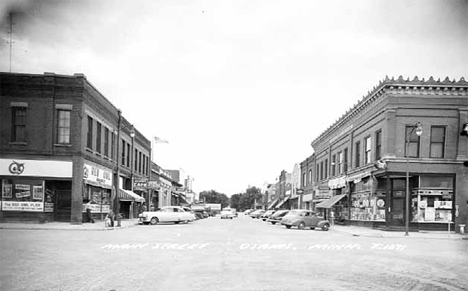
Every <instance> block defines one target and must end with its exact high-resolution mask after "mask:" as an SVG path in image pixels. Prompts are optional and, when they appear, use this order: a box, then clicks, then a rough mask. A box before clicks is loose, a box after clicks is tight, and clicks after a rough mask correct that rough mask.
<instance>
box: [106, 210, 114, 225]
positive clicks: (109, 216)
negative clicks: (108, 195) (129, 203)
mask: <svg viewBox="0 0 468 291" xmlns="http://www.w3.org/2000/svg"><path fill="white" fill-rule="evenodd" d="M106 223H109V224H106V225H109V226H110V227H114V212H113V211H112V210H110V211H109V213H107V215H106Z"/></svg>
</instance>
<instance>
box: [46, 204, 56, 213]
mask: <svg viewBox="0 0 468 291" xmlns="http://www.w3.org/2000/svg"><path fill="white" fill-rule="evenodd" d="M44 212H54V203H49V202H45V203H44Z"/></svg>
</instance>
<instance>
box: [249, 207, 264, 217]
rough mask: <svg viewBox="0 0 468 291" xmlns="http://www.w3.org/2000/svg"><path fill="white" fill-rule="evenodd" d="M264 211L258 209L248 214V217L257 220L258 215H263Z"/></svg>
mask: <svg viewBox="0 0 468 291" xmlns="http://www.w3.org/2000/svg"><path fill="white" fill-rule="evenodd" d="M265 211H266V210H263V209H258V210H255V211H254V212H252V213H250V217H252V218H257V219H258V218H259V217H260V215H262V214H263V213H265Z"/></svg>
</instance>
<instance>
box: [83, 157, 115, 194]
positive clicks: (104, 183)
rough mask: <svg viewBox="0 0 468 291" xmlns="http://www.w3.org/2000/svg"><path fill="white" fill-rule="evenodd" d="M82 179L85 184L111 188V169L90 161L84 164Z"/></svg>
mask: <svg viewBox="0 0 468 291" xmlns="http://www.w3.org/2000/svg"><path fill="white" fill-rule="evenodd" d="M83 180H84V181H85V183H87V184H91V185H94V186H97V187H102V188H107V189H112V171H111V170H109V169H107V168H104V167H100V166H98V165H95V164H93V163H90V162H86V163H85V164H84V167H83Z"/></svg>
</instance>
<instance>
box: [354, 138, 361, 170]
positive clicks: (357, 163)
mask: <svg viewBox="0 0 468 291" xmlns="http://www.w3.org/2000/svg"><path fill="white" fill-rule="evenodd" d="M355 153H356V156H355V161H354V163H355V167H356V168H358V167H360V166H361V142H360V141H357V142H356V151H355Z"/></svg>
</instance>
